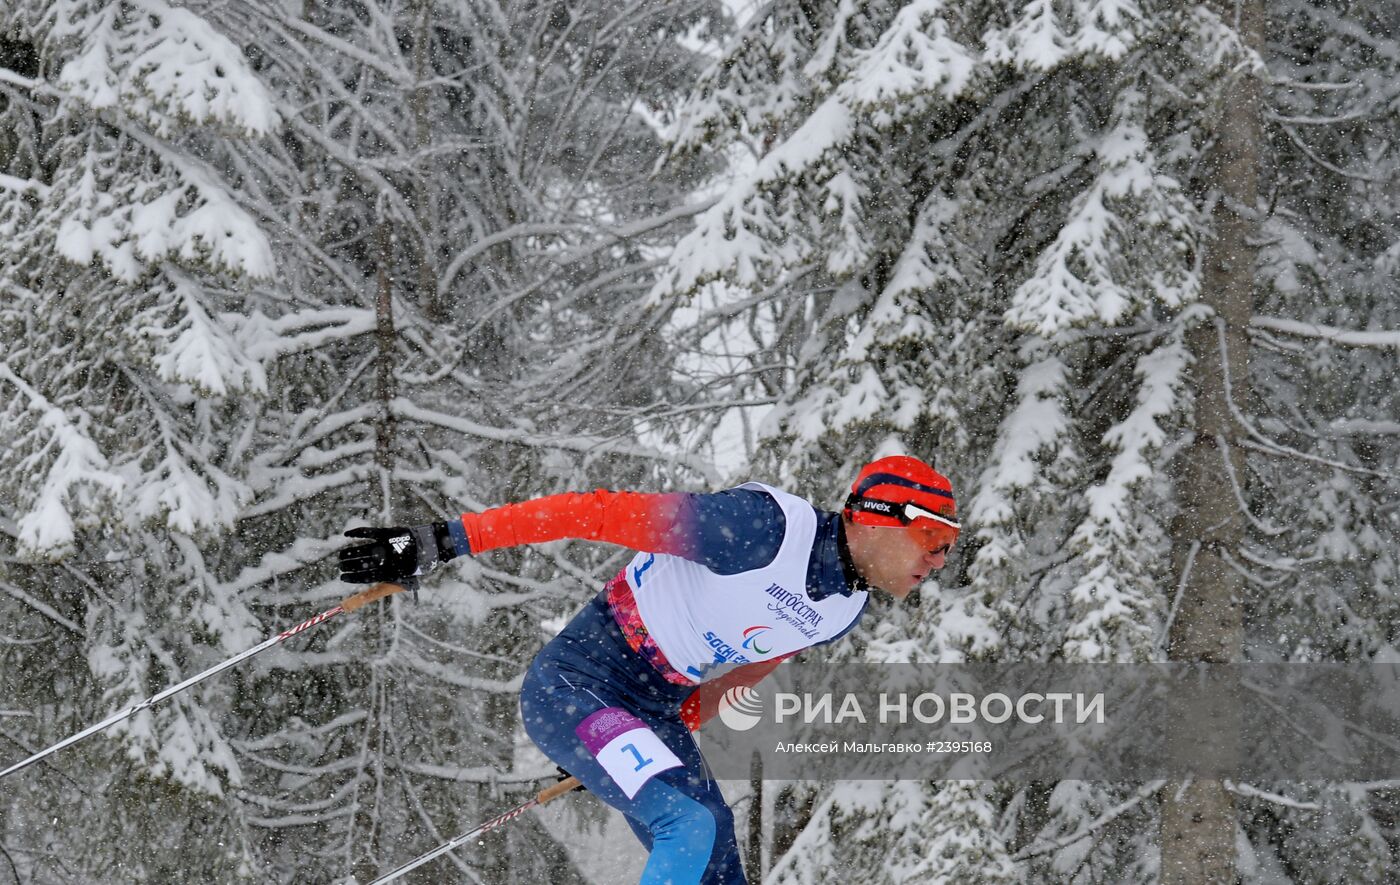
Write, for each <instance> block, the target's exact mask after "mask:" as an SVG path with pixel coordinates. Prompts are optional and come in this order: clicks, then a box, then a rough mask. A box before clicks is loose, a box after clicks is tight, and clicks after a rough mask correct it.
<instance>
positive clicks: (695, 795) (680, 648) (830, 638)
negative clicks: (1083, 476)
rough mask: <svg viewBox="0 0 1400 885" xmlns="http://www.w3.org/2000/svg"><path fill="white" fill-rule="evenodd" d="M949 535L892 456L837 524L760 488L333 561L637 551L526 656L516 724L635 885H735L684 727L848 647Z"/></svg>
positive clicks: (589, 496) (729, 846)
mask: <svg viewBox="0 0 1400 885" xmlns="http://www.w3.org/2000/svg"><path fill="white" fill-rule="evenodd" d="M958 528H959V526H958V522H957V520H956V509H955V505H954V500H953V492H952V486H951V484H950V483H949V482H948V480H947V479H946V478H945V477H944V476H943V475H941V474H940V473H938V472H937V471H935V470H934V469H933V468H932V467H930V466H929V465H927V464H925V463H924V462H922V461H920V460H918V459H916V458H912V457H908V456H904V455H896V456H892V457H887V458H881V459H879V460H877V461H873V462H871V463H870V464H867V465H866V466H865V467H864V468H863V469H862V470H861V471H860V473H859V475H858V476H857V477H856V480H855V482H854V483H853V484H852V486H851V493H850V496H849V497H848V498H847V499H846V502H845V506H844V507H843V509H842V511H841V512H840V513H830V512H825V511H820V510H817V509H816V508H814V507H813V506H812V505H811V504H809V503H808V502H806V501H804V500H803V499H801V498H798V497H795V496H793V495H790V494H787V493H785V492H782V491H779V490H777V489H774V488H771V487H769V486H766V485H762V484H760V483H746V484H745V485H742V486H739V487H737V488H733V489H728V490H726V491H721V492H716V493H712V494H682V493H672V494H642V493H636V492H611V491H604V490H598V491H595V492H592V493H586V494H574V493H571V494H563V495H552V496H548V497H543V498H538V499H535V500H532V501H526V502H523V503H519V504H510V505H506V506H504V507H499V508H495V509H491V510H487V511H485V512H483V513H466V514H463V515H462V517H461V519H460V520H452V521H450V522H439V523H433V524H430V525H419V526H412V527H399V528H358V529H352V530H351V531H349V532H347V533H346V534H347V535H348V536H350V537H353V538H361V539H367V543H362V544H358V545H356V546H353V547H350V548H348V549H346V550H343V551H341V553H340V568H341V577H342V578H343V579H344V580H346V581H350V582H353V583H374V582H378V581H389V582H393V581H396V580H403V579H405V578H407V577H409V576H411V575H419V574H425V573H427V572H429V571H431V570H432V569H433V568H435V567H436V566H437V565H438V564H439V563H442V562H445V561H447V560H450V559H452V558H454V557H456V556H462V555H471V556H479V555H481V554H483V553H485V552H487V551H488V550H494V549H496V548H499V547H513V546H516V545H520V544H537V543H541V542H544V541H553V540H557V539H560V538H580V539H586V540H593V541H607V542H611V543H614V544H619V545H622V546H625V547H628V548H630V549H633V550H636V551H638V552H637V554H636V556H635V557H633V559H632V560H631V562H629V563H628V564H627V566H626V567H625V568H623V570H622V571H621V572H619V573H618V575H617V576H616V577H614V578H613V579H612V580H611V581H609V582H608V583H607V585H606V586H605V587H604V588H603V590H602V591H601V592H600V593H599V594H598V595H597V596H595V597H594V598H593V600H592V601H591V602H590V603H589V604H588V605H586V606H585V607H584V609H583V611H581V612H580V613H579V614H578V615H577V616H576V617H574V619H573V620H572V621H571V622H570V623H569V624H568V625H567V626H566V627H565V628H564V629H563V631H561V632H560V633H559V635H558V636H556V637H554V639H552V640H550V642H548V643H547V644H546V645H545V646H544V648H543V649H541V651H540V652H539V654H538V655H536V657H535V659H534V661H533V663H532V664H531V665H530V668H529V670H528V672H527V673H526V675H525V679H524V683H523V685H522V686H521V692H520V710H521V716H522V721H523V722H524V725H525V731H526V733H528V734H529V735H530V738H531V739H532V740H533V741H534V742H535V743H536V744H537V745H538V746H539V748H540V749H541V750H542V751H543V752H544V753H545V755H546V756H548V757H549V758H550V759H552V760H553V761H554V762H555V763H557V764H559V765H560V766H561V767H562V768H564V769H565V770H567V771H568V772H570V773H572V774H573V775H574V776H575V777H577V778H578V779H579V781H581V782H582V783H583V785H584V786H585V787H586V788H587V789H589V790H590V791H592V792H593V793H594V795H596V796H598V797H599V798H600V799H602V800H603V801H604V802H607V803H608V804H609V805H611V806H613V807H614V808H616V809H618V810H619V811H621V812H622V813H623V815H624V816H625V817H626V819H627V822H628V823H629V824H630V825H631V827H632V829H633V831H634V832H635V833H636V834H637V836H638V838H640V839H641V841H642V844H643V845H644V846H646V848H647V850H648V851H649V852H650V857H649V858H648V860H647V864H646V868H645V870H644V871H643V873H642V878H641V883H642V885H661V883H674V885H680V883H717V885H718V883H723V885H731V883H744V882H745V879H744V873H743V869H742V868H741V866H740V863H739V852H738V846H737V844H736V842H735V837H734V819H733V815H732V813H731V812H730V810H729V807H728V806H727V805H726V804H725V802H724V798H723V796H721V795H720V791H719V788H718V785H717V784H716V783H715V781H714V779H713V778H711V777H710V776H709V772H708V770H707V768H706V766H705V762H704V759H703V758H702V757H701V755H700V750H699V748H698V747H697V746H696V744H695V741H694V739H693V738H692V737H691V735H690V732H691V731H693V730H695V729H696V728H699V726H700V725H701V724H702V723H703V721H704V720H705V719H706V718H708V716H709V715H711V714H712V713H713V711H714V709H715V704H716V700H717V698H718V696H719V694H720V693H722V691H723V690H725V689H726V688H728V687H730V686H734V685H739V684H746V685H752V684H754V683H756V682H758V681H759V680H761V679H762V678H763V677H764V676H766V675H767V674H768V673H769V672H771V671H772V670H773V668H774V667H776V666H777V664H778V663H779V662H781V661H782V660H785V659H786V658H789V657H792V656H793V655H795V654H797V653H798V652H799V651H801V650H802V649H804V648H808V647H810V646H813V645H819V644H826V643H830V642H834V641H836V640H837V639H839V638H841V637H842V636H844V635H845V634H846V633H847V632H848V631H849V630H850V629H851V628H853V627H854V626H855V625H856V623H857V621H859V620H860V616H861V614H862V613H863V612H864V610H865V606H866V602H867V600H868V596H869V591H870V590H879V591H883V592H886V593H889V594H890V595H891V596H893V597H895V598H896V599H904V598H905V597H906V596H908V595H909V593H910V592H912V591H913V590H914V588H915V587H917V586H918V585H919V583H920V582H922V581H923V580H924V579H925V578H926V577H927V576H928V574H929V572H930V571H933V570H935V569H939V568H942V567H943V564H944V560H945V557H946V556H947V553H948V550H949V548H951V547H952V545H953V543H954V541H956V539H957V536H958ZM734 664H737V665H740V666H737V667H732V666H730V667H725V665H734ZM719 670H724V671H725V672H723V675H722V676H721V675H720V673H719V672H718V671H719ZM717 677H718V678H717ZM702 685H703V688H697V686H702Z"/></svg>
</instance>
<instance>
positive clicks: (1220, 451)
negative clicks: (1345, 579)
mask: <svg viewBox="0 0 1400 885" xmlns="http://www.w3.org/2000/svg"><path fill="white" fill-rule="evenodd" d="M1212 5H1213V6H1214V7H1215V9H1216V11H1217V12H1219V13H1220V14H1221V16H1222V17H1223V18H1224V20H1225V21H1226V22H1228V23H1232V24H1234V25H1235V26H1236V27H1237V28H1238V29H1239V31H1240V33H1241V35H1242V37H1243V38H1244V40H1245V41H1246V44H1247V45H1249V46H1251V47H1255V48H1258V47H1260V46H1261V45H1262V36H1261V33H1262V21H1263V9H1262V6H1261V3H1260V0H1214V2H1213V4H1212ZM1259 101H1260V90H1259V81H1258V79H1257V78H1256V77H1255V76H1254V75H1253V73H1252V72H1250V71H1247V70H1246V71H1242V72H1241V73H1240V74H1239V75H1238V77H1237V78H1236V80H1235V82H1234V83H1232V84H1230V85H1229V86H1228V87H1227V88H1226V89H1225V90H1224V92H1223V100H1222V102H1221V105H1220V108H1219V115H1220V116H1219V120H1220V126H1219V129H1218V130H1217V133H1216V135H1217V140H1216V143H1215V144H1214V145H1213V147H1212V149H1211V152H1210V155H1209V156H1208V158H1207V159H1208V167H1207V174H1208V175H1209V176H1210V180H1209V181H1208V183H1207V187H1208V188H1209V190H1210V191H1211V192H1212V193H1213V194H1215V195H1216V196H1217V199H1216V200H1215V208H1214V213H1213V230H1214V233H1215V239H1214V240H1213V241H1211V242H1210V243H1209V244H1208V245H1207V247H1206V255H1205V261H1204V272H1205V273H1204V279H1203V281H1202V282H1203V300H1204V301H1205V303H1206V304H1208V305H1209V306H1210V307H1211V308H1212V309H1213V311H1214V316H1213V317H1212V318H1211V319H1209V320H1207V321H1205V322H1203V323H1201V324H1200V325H1199V326H1198V327H1197V328H1195V329H1194V330H1192V332H1191V333H1190V335H1189V336H1188V344H1189V346H1190V348H1191V353H1192V355H1193V356H1194V358H1195V360H1196V362H1195V365H1194V367H1193V369H1192V374H1191V384H1192V388H1193V393H1194V395H1195V403H1196V411H1195V428H1194V431H1195V438H1194V440H1193V442H1192V444H1191V446H1190V448H1189V449H1188V450H1187V452H1186V454H1185V459H1184V463H1183V477H1182V483H1181V486H1180V500H1181V511H1180V513H1179V515H1178V516H1177V518H1176V520H1175V521H1174V522H1173V524H1172V543H1173V547H1174V550H1175V555H1176V565H1177V574H1178V575H1179V576H1180V581H1181V598H1180V601H1179V605H1178V607H1177V609H1176V617H1175V620H1174V621H1173V622H1172V625H1171V631H1170V634H1169V641H1170V644H1169V646H1168V657H1169V659H1170V660H1172V661H1179V662H1192V663H1194V662H1206V663H1227V662H1232V661H1237V660H1238V659H1239V656H1240V649H1241V644H1242V640H1243V625H1242V622H1241V608H1240V599H1241V595H1242V592H1243V589H1244V588H1243V579H1242V578H1241V576H1240V574H1239V572H1237V571H1236V570H1235V569H1234V568H1232V567H1231V565H1230V563H1229V561H1228V560H1227V557H1230V556H1233V555H1235V553H1236V551H1237V550H1238V549H1239V548H1240V546H1241V544H1242V542H1243V541H1244V537H1245V529H1246V524H1245V517H1244V513H1243V512H1242V510H1241V507H1240V503H1239V499H1238V498H1237V490H1238V493H1240V494H1243V493H1244V488H1243V486H1242V484H1243V483H1244V481H1245V471H1244V463H1243V457H1242V456H1241V453H1240V449H1239V446H1238V445H1237V437H1238V435H1239V432H1240V426H1239V424H1238V422H1237V421H1236V420H1235V419H1234V417H1233V414H1232V413H1233V411H1234V410H1236V409H1239V410H1243V409H1245V408H1247V407H1248V403H1249V399H1250V397H1249V369H1248V348H1249V341H1248V338H1247V329H1248V325H1249V319H1250V316H1251V314H1252V313H1253V307H1254V269H1255V266H1256V258H1257V247H1256V246H1255V243H1256V242H1257V238H1256V236H1255V234H1256V231H1257V227H1258V216H1257V213H1256V207H1257V204H1258V166H1259V159H1258V158H1259V142H1260V122H1259V121H1260V111H1259ZM1180 712H1181V715H1175V716H1173V717H1172V720H1173V721H1174V722H1176V723H1178V725H1179V731H1178V732H1177V733H1176V734H1174V735H1173V736H1172V738H1173V746H1174V748H1175V752H1177V753H1178V755H1179V758H1182V759H1187V760H1191V759H1196V758H1199V754H1200V752H1201V747H1202V743H1201V742H1202V740H1203V739H1206V740H1209V741H1211V742H1212V749H1213V751H1214V753H1215V754H1217V758H1219V759H1220V760H1222V761H1226V762H1228V760H1229V759H1230V758H1232V757H1233V755H1234V754H1235V753H1237V752H1238V747H1237V746H1236V743H1235V737H1234V736H1235V735H1237V734H1238V723H1237V722H1236V721H1235V720H1234V715H1235V712H1234V708H1233V707H1231V706H1229V705H1219V704H1217V705H1206V706H1203V707H1198V708H1194V709H1187V710H1182V711H1180ZM1235 829H1236V815H1235V807H1234V801H1233V798H1232V796H1231V794H1230V793H1229V792H1228V791H1226V789H1225V787H1224V785H1223V783H1221V782H1220V781H1219V780H1212V779H1208V778H1196V779H1193V780H1190V781H1188V782H1186V783H1184V784H1181V783H1173V784H1168V785H1167V787H1166V788H1164V790H1163V792H1162V878H1161V881H1162V882H1163V883H1164V885H1205V883H1230V882H1234V881H1235V863H1234V861H1235Z"/></svg>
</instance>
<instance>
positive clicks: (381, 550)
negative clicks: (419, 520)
mask: <svg viewBox="0 0 1400 885" xmlns="http://www.w3.org/2000/svg"><path fill="white" fill-rule="evenodd" d="M345 537H347V538H369V539H370V541H369V543H368V544H356V545H355V546H354V547H346V548H345V549H344V550H342V551H340V579H341V580H342V581H348V582H350V583H351V584H377V583H379V582H380V581H388V582H390V583H396V582H401V581H403V580H404V579H405V578H410V577H413V576H414V575H426V574H427V573H428V572H430V571H432V570H433V569H434V568H435V567H437V564H438V563H440V562H446V561H447V560H449V559H452V558H453V557H455V556H456V555H457V550H456V548H455V547H454V546H453V544H452V535H451V533H450V532H449V531H448V530H447V523H445V522H435V523H432V524H430V525H415V526H394V527H392V528H373V527H370V526H365V527H364V528H358V529H351V530H350V531H348V532H346V533H345Z"/></svg>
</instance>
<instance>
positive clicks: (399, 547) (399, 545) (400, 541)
mask: <svg viewBox="0 0 1400 885" xmlns="http://www.w3.org/2000/svg"><path fill="white" fill-rule="evenodd" d="M411 543H413V538H412V537H410V536H408V535H400V536H398V537H397V538H390V539H389V546H390V547H393V548H394V552H395V553H402V552H404V551H405V550H407V549H408V545H409V544H411Z"/></svg>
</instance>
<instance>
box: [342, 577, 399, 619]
mask: <svg viewBox="0 0 1400 885" xmlns="http://www.w3.org/2000/svg"><path fill="white" fill-rule="evenodd" d="M405 589H406V588H405V587H404V586H403V585H402V584H390V583H389V582H387V581H384V582H381V583H379V584H375V585H374V586H373V587H370V588H369V589H368V590H361V591H360V592H359V593H356V594H355V595H354V596H347V597H346V598H345V601H344V602H342V603H341V604H340V608H341V610H342V611H346V612H353V611H355V610H356V609H359V608H363V607H364V606H366V605H369V604H370V603H371V602H374V601H376V600H379V599H383V598H384V597H386V596H393V595H394V594H395V593H402V592H403V591H404V590H405Z"/></svg>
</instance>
